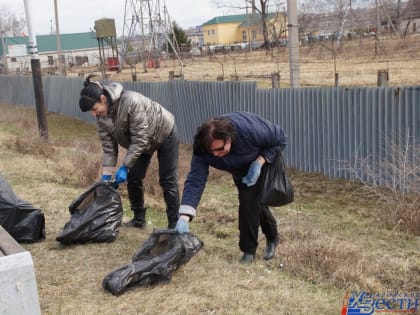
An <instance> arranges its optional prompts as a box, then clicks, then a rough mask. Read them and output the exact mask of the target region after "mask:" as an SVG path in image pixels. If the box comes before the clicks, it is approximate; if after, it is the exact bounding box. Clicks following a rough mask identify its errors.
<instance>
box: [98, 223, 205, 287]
mask: <svg viewBox="0 0 420 315" xmlns="http://www.w3.org/2000/svg"><path fill="white" fill-rule="evenodd" d="M202 247H203V242H202V241H200V240H199V239H198V238H197V237H196V236H194V235H193V234H190V233H185V234H179V233H178V232H177V231H175V230H159V229H154V230H153V233H152V234H150V236H149V238H148V239H147V240H146V241H145V242H144V243H143V245H142V246H141V247H140V248H139V250H138V251H137V253H136V254H135V255H134V256H133V259H132V263H130V264H127V265H125V266H123V267H121V268H119V269H117V270H115V271H112V272H111V273H109V274H108V275H106V276H105V278H104V279H103V281H102V286H103V288H104V289H105V290H108V291H109V292H111V293H112V294H113V295H120V294H122V293H124V292H125V291H126V290H128V289H130V288H133V287H135V286H151V285H153V284H157V283H158V282H163V283H168V282H169V281H170V280H171V278H172V273H173V272H174V271H175V270H177V269H178V268H179V267H180V266H181V265H183V264H185V263H187V262H188V261H189V260H190V259H191V258H192V257H193V256H194V255H195V254H196V253H197V252H198V251H199V250H200V249H201V248H202Z"/></svg>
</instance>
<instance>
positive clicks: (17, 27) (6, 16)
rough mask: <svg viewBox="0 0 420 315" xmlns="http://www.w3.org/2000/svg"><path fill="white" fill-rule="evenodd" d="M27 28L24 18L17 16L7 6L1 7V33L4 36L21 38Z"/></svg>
mask: <svg viewBox="0 0 420 315" xmlns="http://www.w3.org/2000/svg"><path fill="white" fill-rule="evenodd" d="M25 27H26V21H25V19H24V18H23V17H19V16H17V15H16V14H15V13H14V12H12V11H11V10H10V8H9V7H8V6H7V5H3V6H2V7H0V33H1V34H2V36H7V37H9V36H19V35H21V34H22V31H23V30H24V28H25Z"/></svg>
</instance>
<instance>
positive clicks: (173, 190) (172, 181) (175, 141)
mask: <svg viewBox="0 0 420 315" xmlns="http://www.w3.org/2000/svg"><path fill="white" fill-rule="evenodd" d="M178 145H179V137H178V131H177V129H176V126H174V129H173V130H172V133H171V134H170V135H169V136H168V138H166V140H165V141H164V142H163V143H162V145H161V146H160V147H159V148H158V149H157V158H158V164H159V184H160V186H161V187H162V190H163V199H164V200H165V203H166V215H167V217H168V223H169V226H170V227H175V225H176V222H177V220H178V210H179V188H178ZM151 158H152V155H150V154H142V155H141V156H140V158H138V159H137V161H136V163H135V164H134V166H133V167H132V168H130V171H129V172H128V177H127V190H128V198H129V200H130V204H131V209H132V210H133V211H135V210H137V209H142V208H144V185H143V180H144V178H145V176H146V171H147V168H148V166H149V164H150V160H151Z"/></svg>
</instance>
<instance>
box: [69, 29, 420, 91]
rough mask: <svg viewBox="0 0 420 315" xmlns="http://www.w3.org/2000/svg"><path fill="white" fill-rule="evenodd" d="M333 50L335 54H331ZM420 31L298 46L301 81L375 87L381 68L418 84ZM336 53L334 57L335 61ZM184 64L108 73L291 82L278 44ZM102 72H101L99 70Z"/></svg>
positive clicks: (398, 81)
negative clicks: (274, 76)
mask: <svg viewBox="0 0 420 315" xmlns="http://www.w3.org/2000/svg"><path fill="white" fill-rule="evenodd" d="M333 52H334V53H333ZM419 52H420V36H418V35H417V36H416V35H413V36H410V37H408V38H407V39H403V40H401V39H398V38H389V37H388V38H387V37H384V38H381V39H380V41H376V40H375V38H373V37H369V38H362V39H357V40H352V41H343V42H341V44H340V45H339V46H338V45H337V43H336V42H331V41H325V42H317V43H315V44H313V45H311V46H302V47H301V50H300V61H301V63H300V81H301V85H302V86H304V87H316V86H334V84H335V72H337V73H338V74H339V85H340V86H376V85H377V76H378V71H379V70H388V72H389V85H393V86H401V85H418V84H419V82H418V72H419V69H420V53H419ZM334 55H335V60H334ZM183 64H184V67H181V66H180V62H179V60H177V59H175V60H173V59H162V60H161V62H160V68H147V69H146V70H147V72H145V71H144V69H143V66H142V64H137V65H136V67H135V69H134V70H132V69H130V68H129V67H128V66H125V67H124V69H123V71H122V72H121V73H116V72H108V73H107V75H108V77H109V78H110V79H112V80H117V81H131V80H132V72H133V71H135V72H136V76H137V80H138V81H143V82H152V81H167V80H168V76H169V71H175V73H176V74H177V75H179V74H181V73H182V74H183V75H184V78H185V80H190V81H215V80H216V78H217V77H218V76H223V77H224V80H227V81H230V80H233V76H237V77H238V79H239V80H240V81H256V82H257V85H258V87H260V88H270V87H271V74H272V73H273V72H278V73H279V74H280V86H281V87H285V88H287V87H289V86H290V75H289V62H288V50H287V48H286V47H281V48H276V49H273V50H272V51H270V52H268V53H267V52H265V51H261V50H257V51H252V52H232V53H229V54H223V53H219V54H215V55H214V56H209V55H205V56H200V57H191V56H185V57H184V58H183ZM74 71H75V72H74V73H68V75H69V76H75V75H79V73H80V71H83V73H85V74H86V73H88V72H89V71H95V68H91V69H83V70H81V69H76V68H75V69H74ZM98 74H100V72H98Z"/></svg>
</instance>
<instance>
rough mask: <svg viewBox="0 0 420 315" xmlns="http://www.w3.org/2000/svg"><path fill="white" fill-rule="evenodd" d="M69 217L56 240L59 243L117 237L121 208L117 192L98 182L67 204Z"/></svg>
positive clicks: (97, 240)
mask: <svg viewBox="0 0 420 315" xmlns="http://www.w3.org/2000/svg"><path fill="white" fill-rule="evenodd" d="M69 211H70V214H71V217H70V221H69V222H67V223H66V224H65V225H64V228H63V230H62V231H61V232H60V233H59V234H58V235H57V237H56V240H57V241H58V242H60V243H62V244H65V245H68V244H75V243H82V244H83V243H90V242H92V243H93V242H98V243H99V242H112V241H114V240H115V239H116V238H117V235H118V232H119V227H120V225H121V222H122V217H123V208H122V203H121V197H120V195H119V193H118V192H117V191H116V190H115V189H114V188H113V187H112V186H111V185H110V184H108V183H103V182H98V183H96V184H94V185H92V186H91V187H90V188H89V189H88V190H87V191H86V192H84V193H83V194H81V195H80V197H78V198H76V199H75V200H74V201H73V202H72V203H71V204H70V206H69Z"/></svg>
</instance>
